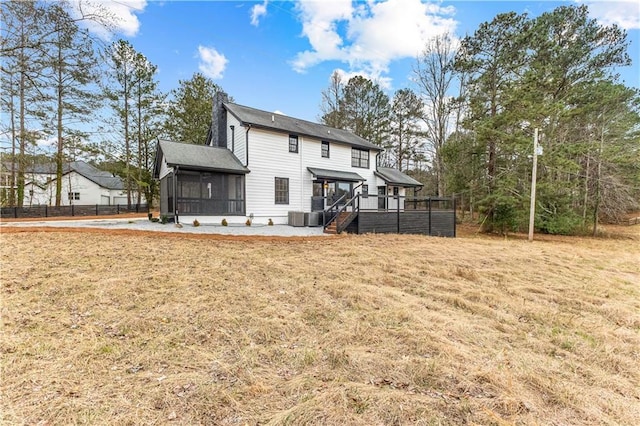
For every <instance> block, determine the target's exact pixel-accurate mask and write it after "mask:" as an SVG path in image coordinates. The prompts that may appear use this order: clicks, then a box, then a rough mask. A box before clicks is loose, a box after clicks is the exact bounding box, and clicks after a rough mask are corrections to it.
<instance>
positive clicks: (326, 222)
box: [322, 193, 347, 229]
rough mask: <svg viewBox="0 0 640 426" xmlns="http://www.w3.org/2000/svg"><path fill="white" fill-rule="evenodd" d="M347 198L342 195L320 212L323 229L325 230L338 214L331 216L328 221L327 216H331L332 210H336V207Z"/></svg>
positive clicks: (345, 195)
mask: <svg viewBox="0 0 640 426" xmlns="http://www.w3.org/2000/svg"><path fill="white" fill-rule="evenodd" d="M346 197H347V194H346V193H345V194H343V195H342V197H340V198H338V199H337V200H336V201H334V203H333V204H331V205H330V206H329V207H327V208H326V209H324V210H323V211H322V225H323V227H324V229H327V225H329V224H330V223H331V222H333V220H334V219H335V218H336V217H337V215H338V214H339V212H337V213H336V214H335V215H333V214H332V215H331V218H330V219H329V220H327V214H331V212H332V211H333V209H335V208H336V206H337V205H338V204H339V203H340V202H341V201H342V200H344V199H345V198H346Z"/></svg>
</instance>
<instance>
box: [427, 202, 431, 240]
mask: <svg viewBox="0 0 640 426" xmlns="http://www.w3.org/2000/svg"><path fill="white" fill-rule="evenodd" d="M427 204H429V236H431V197H428V198H427Z"/></svg>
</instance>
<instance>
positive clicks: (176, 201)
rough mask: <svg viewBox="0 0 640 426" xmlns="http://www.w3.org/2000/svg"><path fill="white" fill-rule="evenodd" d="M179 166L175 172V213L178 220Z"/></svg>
mask: <svg viewBox="0 0 640 426" xmlns="http://www.w3.org/2000/svg"><path fill="white" fill-rule="evenodd" d="M179 169H180V167H179V166H176V168H175V169H174V172H173V214H174V216H175V218H176V223H179V222H178V170H179Z"/></svg>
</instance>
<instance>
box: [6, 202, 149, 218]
mask: <svg viewBox="0 0 640 426" xmlns="http://www.w3.org/2000/svg"><path fill="white" fill-rule="evenodd" d="M147 212H149V205H148V204H131V205H127V204H115V205H103V204H92V205H83V206H80V205H71V206H58V207H56V206H29V207H0V217H1V218H2V219H20V218H39V217H62V216H74V217H75V216H80V217H81V216H107V215H118V214H124V213H147Z"/></svg>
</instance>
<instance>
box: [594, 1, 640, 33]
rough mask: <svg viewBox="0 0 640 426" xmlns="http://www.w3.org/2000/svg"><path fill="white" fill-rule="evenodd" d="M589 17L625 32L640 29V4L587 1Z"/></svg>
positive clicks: (633, 2) (632, 2)
mask: <svg viewBox="0 0 640 426" xmlns="http://www.w3.org/2000/svg"><path fill="white" fill-rule="evenodd" d="M584 3H585V4H586V5H587V6H589V15H591V17H592V18H595V19H597V20H598V22H599V23H600V24H602V25H612V24H616V25H618V26H619V27H620V28H623V29H625V30H637V29H640V2H639V1H638V0H627V1H624V0H623V1H620V0H617V1H606V2H604V1H586V2H584Z"/></svg>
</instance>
